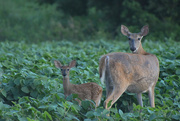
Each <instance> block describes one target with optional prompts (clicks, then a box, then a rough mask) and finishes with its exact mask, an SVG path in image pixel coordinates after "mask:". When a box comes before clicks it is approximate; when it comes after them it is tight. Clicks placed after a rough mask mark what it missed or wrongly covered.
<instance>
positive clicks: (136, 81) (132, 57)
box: [99, 25, 159, 109]
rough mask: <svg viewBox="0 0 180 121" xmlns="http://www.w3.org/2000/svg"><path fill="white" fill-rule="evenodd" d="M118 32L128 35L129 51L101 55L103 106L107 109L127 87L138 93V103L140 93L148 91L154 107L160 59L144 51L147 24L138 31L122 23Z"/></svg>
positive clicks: (140, 100) (128, 89) (147, 29)
mask: <svg viewBox="0 0 180 121" xmlns="http://www.w3.org/2000/svg"><path fill="white" fill-rule="evenodd" d="M121 32H122V34H123V35H125V36H127V37H128V39H129V46H130V50H131V51H132V53H122V52H114V53H109V54H106V55H103V56H102V57H101V59H100V65H99V73H100V78H101V82H103V81H104V80H105V84H106V100H105V101H104V107H105V108H106V109H110V108H111V106H112V105H113V104H114V103H115V102H116V101H117V100H118V98H120V96H121V95H122V94H123V93H124V92H125V91H126V90H127V91H128V92H131V93H136V94H137V100H138V103H139V104H140V105H141V106H143V102H142V93H144V92H146V91H148V92H149V101H150V105H151V107H155V103H154V87H155V85H156V82H157V80H158V77H159V61H158V59H157V57H156V56H155V55H153V54H150V53H147V52H146V51H145V50H144V49H143V47H142V44H141V39H142V38H143V36H145V35H147V34H148V32H149V28H148V26H147V25H146V26H144V27H142V29H141V32H139V33H131V32H130V31H129V30H128V28H127V27H126V26H124V25H121ZM110 101H111V105H110V107H108V106H107V104H108V103H109V102H110Z"/></svg>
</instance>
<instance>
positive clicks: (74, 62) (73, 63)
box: [69, 60, 76, 68]
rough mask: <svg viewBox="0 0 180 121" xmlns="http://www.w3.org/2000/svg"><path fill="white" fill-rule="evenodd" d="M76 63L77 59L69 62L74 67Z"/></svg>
mask: <svg viewBox="0 0 180 121" xmlns="http://www.w3.org/2000/svg"><path fill="white" fill-rule="evenodd" d="M75 65H76V61H75V60H72V61H71V62H70V63H69V67H70V68H72V67H74V66H75Z"/></svg>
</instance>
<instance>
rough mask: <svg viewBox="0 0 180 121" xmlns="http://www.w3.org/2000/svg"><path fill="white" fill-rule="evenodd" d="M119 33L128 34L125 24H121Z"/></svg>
mask: <svg viewBox="0 0 180 121" xmlns="http://www.w3.org/2000/svg"><path fill="white" fill-rule="evenodd" d="M121 33H122V34H123V35H125V36H128V35H129V34H130V31H129V29H128V28H127V27H126V26H124V25H121Z"/></svg>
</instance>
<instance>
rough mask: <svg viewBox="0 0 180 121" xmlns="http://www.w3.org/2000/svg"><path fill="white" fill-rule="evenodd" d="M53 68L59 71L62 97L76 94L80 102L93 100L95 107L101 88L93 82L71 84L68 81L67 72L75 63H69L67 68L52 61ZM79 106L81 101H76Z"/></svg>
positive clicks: (98, 102)
mask: <svg viewBox="0 0 180 121" xmlns="http://www.w3.org/2000/svg"><path fill="white" fill-rule="evenodd" d="M54 63H55V66H56V67H57V68H60V69H61V72H62V76H63V87H64V95H65V96H66V97H67V96H69V95H71V94H78V97H79V98H80V99H81V100H86V99H87V100H93V101H94V102H95V103H96V107H97V106H98V105H99V104H100V102H101V97H102V87H101V86H99V85H98V84H96V83H94V82H90V83H85V84H79V85H75V84H71V83H70V81H69V71H70V69H71V68H72V67H74V66H75V64H76V62H75V61H71V63H70V64H69V65H68V66H63V65H62V64H61V63H60V62H59V61H54ZM77 101H78V102H79V104H81V101H80V100H78V99H77Z"/></svg>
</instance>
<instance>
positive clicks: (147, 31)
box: [141, 25, 149, 36]
mask: <svg viewBox="0 0 180 121" xmlns="http://www.w3.org/2000/svg"><path fill="white" fill-rule="evenodd" d="M148 33H149V26H148V25H145V26H143V27H142V29H141V36H146V35H147V34H148Z"/></svg>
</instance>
